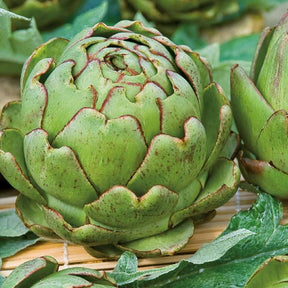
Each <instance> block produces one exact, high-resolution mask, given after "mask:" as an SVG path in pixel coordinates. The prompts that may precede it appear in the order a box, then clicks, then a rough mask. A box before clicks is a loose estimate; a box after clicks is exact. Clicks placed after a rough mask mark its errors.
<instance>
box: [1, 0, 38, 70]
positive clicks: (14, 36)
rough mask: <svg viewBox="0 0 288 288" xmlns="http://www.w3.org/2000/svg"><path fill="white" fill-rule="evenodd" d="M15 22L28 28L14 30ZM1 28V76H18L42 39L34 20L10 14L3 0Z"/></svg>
mask: <svg viewBox="0 0 288 288" xmlns="http://www.w3.org/2000/svg"><path fill="white" fill-rule="evenodd" d="M14 21H15V22H16V21H21V22H23V23H24V24H26V25H24V26H25V27H26V28H23V29H21V30H15V31H14V30H12V24H13V22H14ZM0 26H1V31H0V38H1V42H0V74H5V75H9V74H11V75H18V74H20V72H21V68H22V65H23V63H24V62H25V60H26V58H27V57H28V56H29V55H30V54H31V53H32V52H33V51H34V49H35V48H36V47H37V46H39V45H40V44H41V43H42V41H43V40H42V37H41V35H40V33H39V31H38V29H37V26H36V24H35V21H34V19H30V18H26V17H22V16H20V15H17V14H14V13H11V12H9V11H8V10H7V7H6V5H5V4H4V3H3V1H2V0H1V1H0Z"/></svg>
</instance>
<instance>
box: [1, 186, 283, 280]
mask: <svg viewBox="0 0 288 288" xmlns="http://www.w3.org/2000/svg"><path fill="white" fill-rule="evenodd" d="M15 195H16V193H15V191H8V190H7V191H5V192H1V195H0V210H3V209H11V208H13V207H14V203H15V200H16V196H15ZM256 199H257V196H256V195H255V194H254V193H249V192H246V191H238V192H237V193H236V194H235V196H234V197H233V198H232V199H231V200H230V201H229V202H228V203H226V205H224V206H222V207H220V208H218V209H217V214H216V216H215V217H214V218H213V219H212V220H211V221H210V222H207V223H204V224H201V225H198V226H196V227H195V233H194V235H193V237H192V238H191V239H190V241H189V243H188V244H187V246H186V247H185V248H184V249H182V250H181V251H180V252H179V254H177V255H174V256H166V257H158V258H150V259H149V258H143V259H139V269H150V268H156V267H162V266H164V265H169V264H173V263H176V262H178V261H180V260H181V259H186V258H189V257H190V256H191V255H192V254H193V253H194V252H195V251H196V250H197V249H199V248H200V247H201V246H202V245H203V244H204V243H209V242H211V241H212V240H213V239H215V238H216V237H217V236H218V235H219V234H220V233H221V232H222V231H223V230H224V229H225V228H226V227H227V224H228V223H229V220H230V218H231V217H232V216H233V215H234V214H235V213H237V212H238V211H240V210H247V209H249V207H251V205H252V203H254V202H255V200H256ZM284 205H285V206H288V205H287V203H285V204H284ZM284 210H285V211H286V212H285V213H284V217H283V221H282V224H286V223H288V214H287V209H286V208H285V209H284ZM43 255H50V256H53V257H54V258H55V259H57V261H58V262H59V264H60V269H63V268H67V267H73V266H81V267H89V268H93V269H97V270H113V269H114V267H115V265H116V261H111V260H109V259H106V258H94V257H92V256H90V255H89V254H88V253H87V252H86V251H85V250H84V249H83V248H82V247H81V246H77V245H73V244H70V243H69V244H68V243H55V242H46V241H39V242H38V243H36V244H35V245H33V246H31V247H29V248H26V249H25V250H23V251H21V252H18V253H17V254H16V255H14V256H11V257H9V258H6V259H3V263H2V268H1V269H2V270H1V271H0V274H1V275H2V276H7V275H9V274H10V273H11V271H12V270H13V269H14V268H16V267H17V266H18V265H20V264H21V263H23V262H25V261H27V260H30V259H33V258H36V257H39V256H43Z"/></svg>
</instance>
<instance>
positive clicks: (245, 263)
mask: <svg viewBox="0 0 288 288" xmlns="http://www.w3.org/2000/svg"><path fill="white" fill-rule="evenodd" d="M281 218H282V204H281V202H280V201H277V200H275V199H274V198H273V197H272V196H270V195H268V194H266V193H259V194H258V200H257V201H256V203H254V205H253V206H252V208H250V209H249V210H248V211H241V212H239V213H238V214H237V215H235V216H234V217H232V219H231V221H230V224H229V225H228V227H227V229H226V230H225V231H224V232H223V233H222V234H221V235H220V236H219V237H218V238H217V239H216V240H217V241H219V239H221V238H222V239H223V237H228V236H227V235H231V233H233V232H235V233H236V232H237V231H239V230H240V231H241V229H247V230H249V231H251V232H253V233H255V234H253V235H250V236H249V237H246V238H244V239H242V240H241V241H239V242H238V243H237V244H236V245H234V246H233V247H232V248H231V249H227V252H226V253H225V254H224V255H223V256H222V257H221V256H220V258H219V259H217V260H216V261H212V262H205V263H203V264H200V265H199V264H194V263H192V262H191V259H189V260H188V261H186V260H182V261H180V262H179V263H177V264H176V265H175V264H174V265H170V266H167V267H164V268H160V269H153V270H149V271H139V272H137V273H138V274H137V275H136V273H132V274H130V280H131V279H132V281H131V282H129V281H130V280H129V278H128V277H127V276H128V275H127V273H126V279H125V278H124V277H122V278H121V277H120V276H121V275H119V273H118V275H116V279H117V281H118V280H119V279H121V281H123V280H124V279H125V282H118V284H119V285H120V287H127V288H129V287H133V286H135V284H137V287H146V288H149V287H168V288H169V287H173V288H180V287H191V285H192V283H193V288H194V287H195V288H198V287H199V288H200V287H201V288H202V287H205V288H210V287H211V288H212V287H213V288H220V287H221V288H222V287H225V288H229V287H231V288H232V287H233V288H240V287H242V288H243V287H244V286H245V284H246V283H247V281H248V280H249V278H250V276H251V275H252V274H253V273H254V271H255V270H256V269H257V268H258V267H259V265H261V263H263V262H264V261H265V260H267V259H268V258H270V257H274V256H277V255H284V254H287V253H288V237H287V235H288V225H285V226H282V225H280V224H279V222H280V220H281ZM247 230H246V231H247ZM244 231H245V230H244ZM232 235H233V234H232ZM224 239H225V238H224ZM216 240H215V241H216ZM215 241H213V242H211V243H210V244H208V245H214V244H215ZM222 244H223V245H226V242H225V241H223V242H222ZM208 245H207V246H208ZM227 248H228V247H227ZM217 249H219V247H218V248H217ZM145 272H146V273H145ZM120 274H121V273H120ZM112 275H113V274H112ZM113 276H115V275H113ZM122 276H123V275H122ZM121 285H123V286H121ZM130 285H131V286H130ZM132 285H133V286H132Z"/></svg>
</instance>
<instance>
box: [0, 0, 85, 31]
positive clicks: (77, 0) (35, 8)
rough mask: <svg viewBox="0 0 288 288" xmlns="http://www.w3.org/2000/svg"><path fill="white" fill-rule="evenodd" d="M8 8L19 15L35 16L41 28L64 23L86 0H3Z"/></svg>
mask: <svg viewBox="0 0 288 288" xmlns="http://www.w3.org/2000/svg"><path fill="white" fill-rule="evenodd" d="M3 2H4V3H5V4H6V5H7V7H8V9H9V10H10V11H11V12H13V13H15V14H18V15H22V16H25V17H28V18H35V20H36V23H37V27H38V28H39V29H41V30H43V29H44V30H45V29H49V28H51V27H56V26H58V25H60V24H64V23H65V22H66V21H67V20H69V17H71V15H72V14H73V13H74V12H75V11H76V10H77V9H78V8H79V7H80V6H81V5H82V4H83V3H84V0H56V1H55V0H54V1H51V0H33V1H30V0H3Z"/></svg>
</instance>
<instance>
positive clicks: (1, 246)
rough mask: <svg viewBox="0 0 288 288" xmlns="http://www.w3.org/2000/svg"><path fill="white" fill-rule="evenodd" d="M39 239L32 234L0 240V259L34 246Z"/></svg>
mask: <svg viewBox="0 0 288 288" xmlns="http://www.w3.org/2000/svg"><path fill="white" fill-rule="evenodd" d="M38 240H39V237H38V236H36V235H35V234H34V233H32V232H28V233H27V234H25V235H23V236H19V237H1V238H0V258H5V257H10V256H12V255H14V254H16V253H17V252H19V251H21V250H23V249H25V248H26V247H29V246H31V245H33V244H35V243H36V242H37V241H38Z"/></svg>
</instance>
